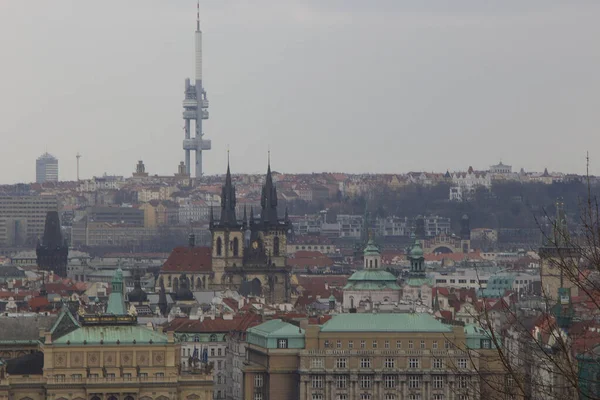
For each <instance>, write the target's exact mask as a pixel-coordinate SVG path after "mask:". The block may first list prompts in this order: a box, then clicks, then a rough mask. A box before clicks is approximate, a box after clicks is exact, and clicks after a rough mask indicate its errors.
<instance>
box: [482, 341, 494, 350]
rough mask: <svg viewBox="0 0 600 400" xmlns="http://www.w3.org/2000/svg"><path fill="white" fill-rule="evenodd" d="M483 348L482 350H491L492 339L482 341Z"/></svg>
mask: <svg viewBox="0 0 600 400" xmlns="http://www.w3.org/2000/svg"><path fill="white" fill-rule="evenodd" d="M481 348H482V349H491V348H492V341H491V340H490V339H481Z"/></svg>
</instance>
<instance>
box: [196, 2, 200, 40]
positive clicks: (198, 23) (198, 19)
mask: <svg viewBox="0 0 600 400" xmlns="http://www.w3.org/2000/svg"><path fill="white" fill-rule="evenodd" d="M196 31H197V32H200V0H198V1H197V2H196Z"/></svg>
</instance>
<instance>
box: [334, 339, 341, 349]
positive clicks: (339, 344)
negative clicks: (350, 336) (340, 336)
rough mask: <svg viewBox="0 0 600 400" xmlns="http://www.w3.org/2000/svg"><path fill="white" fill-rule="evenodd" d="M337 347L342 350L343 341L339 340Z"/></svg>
mask: <svg viewBox="0 0 600 400" xmlns="http://www.w3.org/2000/svg"><path fill="white" fill-rule="evenodd" d="M335 346H336V347H337V348H338V349H341V348H342V341H341V340H338V341H337V342H336V345H335Z"/></svg>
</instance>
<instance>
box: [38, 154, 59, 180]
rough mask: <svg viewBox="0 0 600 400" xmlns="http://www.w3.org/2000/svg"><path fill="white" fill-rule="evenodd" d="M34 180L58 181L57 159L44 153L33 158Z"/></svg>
mask: <svg viewBox="0 0 600 400" xmlns="http://www.w3.org/2000/svg"><path fill="white" fill-rule="evenodd" d="M35 181H36V182H37V183H44V182H58V159H57V158H56V157H54V156H53V155H51V154H48V153H44V154H42V155H41V156H39V157H38V159H37V160H35Z"/></svg>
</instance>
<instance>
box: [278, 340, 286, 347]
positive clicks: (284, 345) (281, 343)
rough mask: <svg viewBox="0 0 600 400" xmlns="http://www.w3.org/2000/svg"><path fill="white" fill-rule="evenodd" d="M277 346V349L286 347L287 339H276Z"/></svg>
mask: <svg viewBox="0 0 600 400" xmlns="http://www.w3.org/2000/svg"><path fill="white" fill-rule="evenodd" d="M277 348H278V349H287V348H288V340H287V339H277Z"/></svg>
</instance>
